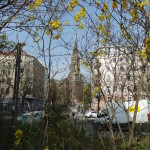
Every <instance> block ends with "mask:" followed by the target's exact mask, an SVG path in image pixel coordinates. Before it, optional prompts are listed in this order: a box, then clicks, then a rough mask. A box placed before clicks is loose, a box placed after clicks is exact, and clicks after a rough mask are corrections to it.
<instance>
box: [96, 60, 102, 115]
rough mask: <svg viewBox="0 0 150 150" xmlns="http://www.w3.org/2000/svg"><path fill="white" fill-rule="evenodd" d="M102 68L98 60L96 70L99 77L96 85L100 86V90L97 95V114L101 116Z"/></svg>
mask: <svg viewBox="0 0 150 150" xmlns="http://www.w3.org/2000/svg"><path fill="white" fill-rule="evenodd" d="M100 67H101V63H100V62H99V60H98V58H97V59H96V66H95V69H96V71H97V75H96V83H95V85H96V86H98V88H99V90H98V91H97V93H96V98H97V100H98V108H97V114H99V110H100V99H101V87H100V77H101V73H100V70H99V69H100Z"/></svg>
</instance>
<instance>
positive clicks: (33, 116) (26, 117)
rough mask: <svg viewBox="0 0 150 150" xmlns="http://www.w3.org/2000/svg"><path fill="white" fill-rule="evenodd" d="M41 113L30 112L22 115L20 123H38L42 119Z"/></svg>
mask: <svg viewBox="0 0 150 150" xmlns="http://www.w3.org/2000/svg"><path fill="white" fill-rule="evenodd" d="M42 115H43V111H32V112H29V113H25V114H23V115H22V122H32V121H34V122H39V121H40V120H41V119H42Z"/></svg>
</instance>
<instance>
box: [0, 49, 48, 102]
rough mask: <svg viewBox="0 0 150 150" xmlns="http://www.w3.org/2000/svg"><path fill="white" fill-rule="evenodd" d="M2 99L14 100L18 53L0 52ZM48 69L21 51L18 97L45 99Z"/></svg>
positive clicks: (0, 94)
mask: <svg viewBox="0 0 150 150" xmlns="http://www.w3.org/2000/svg"><path fill="white" fill-rule="evenodd" d="M0 64H1V65H0V99H1V101H2V100H4V99H9V98H13V93H14V82H15V66H16V52H11V53H9V52H7V53H6V52H0ZM45 70H46V68H45V67H44V66H43V65H42V64H41V63H40V62H39V61H38V60H37V59H36V58H35V57H34V56H31V55H29V54H27V53H26V52H25V51H23V50H22V51H21V62H20V81H19V93H18V97H19V98H22V97H23V96H24V98H28V99H38V100H42V101H43V99H44V95H45V94H44V93H45V90H46V83H45Z"/></svg>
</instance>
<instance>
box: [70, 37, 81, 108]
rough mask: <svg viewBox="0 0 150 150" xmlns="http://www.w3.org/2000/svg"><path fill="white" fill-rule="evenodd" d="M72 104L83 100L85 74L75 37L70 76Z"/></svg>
mask: <svg viewBox="0 0 150 150" xmlns="http://www.w3.org/2000/svg"><path fill="white" fill-rule="evenodd" d="M68 81H69V100H70V105H75V104H77V103H80V102H81V101H82V100H83V76H82V74H81V73H80V57H79V53H78V47H77V39H75V43H74V49H73V53H72V57H71V67H70V73H69V76H68Z"/></svg>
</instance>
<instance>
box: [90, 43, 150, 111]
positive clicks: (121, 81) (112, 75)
mask: <svg viewBox="0 0 150 150" xmlns="http://www.w3.org/2000/svg"><path fill="white" fill-rule="evenodd" d="M97 51H98V52H100V51H103V52H104V54H103V56H98V57H97V58H96V59H95V60H94V64H93V66H94V75H92V76H93V83H92V84H93V86H94V85H95V83H94V82H98V81H99V82H100V87H101V89H102V92H103V94H104V95H105V96H106V98H107V101H114V102H115V101H130V100H136V93H137V87H138V84H139V80H140V75H141V70H142V59H141V58H140V57H139V55H138V53H137V50H135V49H134V48H133V47H131V46H126V47H122V46H108V47H100V48H98V49H97ZM149 91H150V62H149V63H148V65H147V67H146V72H145V75H144V80H143V85H142V90H141V96H140V99H149V96H150V95H149V93H150V92H149ZM100 101H101V102H100V103H101V104H100V107H103V106H104V99H103V96H102V93H101V92H100ZM105 101H106V100H105ZM93 107H94V108H95V109H96V108H97V99H94V101H93Z"/></svg>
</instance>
